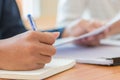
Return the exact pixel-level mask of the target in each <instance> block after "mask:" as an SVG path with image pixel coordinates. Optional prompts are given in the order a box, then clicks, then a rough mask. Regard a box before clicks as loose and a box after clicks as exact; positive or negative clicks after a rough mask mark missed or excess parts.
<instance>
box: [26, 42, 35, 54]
mask: <svg viewBox="0 0 120 80" xmlns="http://www.w3.org/2000/svg"><path fill="white" fill-rule="evenodd" d="M26 48H27V52H29V53H33V52H34V51H35V48H36V46H35V44H31V43H30V44H28V46H27V47H26Z"/></svg>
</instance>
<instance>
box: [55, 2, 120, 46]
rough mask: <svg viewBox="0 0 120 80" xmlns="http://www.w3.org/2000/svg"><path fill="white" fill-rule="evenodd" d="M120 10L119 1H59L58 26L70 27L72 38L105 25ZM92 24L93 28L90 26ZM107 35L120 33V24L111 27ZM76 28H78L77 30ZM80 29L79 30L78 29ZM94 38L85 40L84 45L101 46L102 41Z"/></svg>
mask: <svg viewBox="0 0 120 80" xmlns="http://www.w3.org/2000/svg"><path fill="white" fill-rule="evenodd" d="M119 10H120V1H119V0H59V6H58V15H57V26H60V27H61V26H62V27H69V28H68V29H69V30H68V31H67V33H68V34H69V35H72V36H79V35H82V34H83V33H84V32H90V31H92V30H94V29H96V28H98V27H101V26H102V25H104V24H105V23H106V22H107V21H109V20H110V19H112V18H113V17H114V16H115V15H116V14H118V13H119ZM91 24H92V26H91V27H92V28H91V27H90V25H91ZM111 26H113V27H111V29H109V31H108V32H107V35H106V34H103V35H104V37H103V36H101V37H102V38H105V35H106V36H108V35H113V34H116V33H119V32H120V30H119V26H120V22H117V23H116V24H114V25H111ZM75 27H76V28H75ZM78 27H79V29H78ZM75 34H79V35H75ZM102 38H95V37H92V38H90V39H88V40H83V42H82V44H83V45H91V46H92V45H93V46H95V45H99V42H100V39H102Z"/></svg>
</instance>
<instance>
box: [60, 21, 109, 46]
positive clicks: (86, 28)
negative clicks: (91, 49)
mask: <svg viewBox="0 0 120 80" xmlns="http://www.w3.org/2000/svg"><path fill="white" fill-rule="evenodd" d="M103 25H104V23H102V22H99V21H88V20H77V21H75V22H73V23H72V24H70V26H68V27H67V28H66V29H65V30H64V33H63V35H62V37H70V36H73V37H77V36H80V35H83V34H85V33H89V32H91V31H93V30H95V29H97V28H99V27H101V26H103ZM107 33H108V30H105V31H104V32H102V33H100V34H98V35H95V36H91V37H88V38H85V39H82V40H77V41H75V42H74V43H75V44H76V45H84V46H97V45H99V44H100V40H101V39H103V38H105V37H106V36H107Z"/></svg>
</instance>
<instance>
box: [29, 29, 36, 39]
mask: <svg viewBox="0 0 120 80" xmlns="http://www.w3.org/2000/svg"><path fill="white" fill-rule="evenodd" d="M35 35H36V32H35V31H28V32H27V38H33V37H34V36H35Z"/></svg>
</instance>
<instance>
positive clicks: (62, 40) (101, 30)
mask: <svg viewBox="0 0 120 80" xmlns="http://www.w3.org/2000/svg"><path fill="white" fill-rule="evenodd" d="M118 21H120V13H119V14H118V15H117V16H115V17H114V18H113V19H112V20H110V21H109V22H108V23H106V24H105V25H104V26H101V27H100V28H98V29H96V30H94V31H92V32H89V33H86V34H84V35H81V36H78V37H69V38H63V39H59V40H57V41H56V42H55V44H54V46H59V45H63V44H66V43H70V42H72V41H75V40H80V39H83V38H87V37H90V36H94V35H97V34H99V33H101V32H103V31H104V30H106V29H108V28H109V27H111V25H113V24H115V23H117V22H118Z"/></svg>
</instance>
